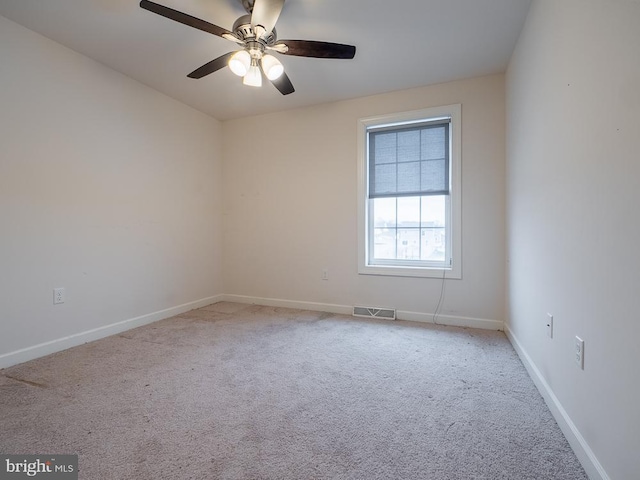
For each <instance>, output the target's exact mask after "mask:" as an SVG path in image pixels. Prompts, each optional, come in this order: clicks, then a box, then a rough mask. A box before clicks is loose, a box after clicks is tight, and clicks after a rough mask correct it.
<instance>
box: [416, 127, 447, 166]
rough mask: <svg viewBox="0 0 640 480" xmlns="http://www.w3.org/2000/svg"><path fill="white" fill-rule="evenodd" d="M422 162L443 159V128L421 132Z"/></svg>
mask: <svg viewBox="0 0 640 480" xmlns="http://www.w3.org/2000/svg"><path fill="white" fill-rule="evenodd" d="M421 143H422V151H421V158H422V160H436V159H441V158H445V147H447V146H446V145H445V127H437V128H425V129H424V130H422V142H421Z"/></svg>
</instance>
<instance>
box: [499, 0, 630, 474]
mask: <svg viewBox="0 0 640 480" xmlns="http://www.w3.org/2000/svg"><path fill="white" fill-rule="evenodd" d="M639 52H640V3H638V2H633V1H625V0H615V1H611V0H607V1H604V0H563V1H561V2H558V1H555V0H542V1H534V2H533V4H532V7H531V11H530V13H529V16H528V18H527V23H526V26H525V28H524V31H523V33H522V35H521V38H520V40H519V43H518V46H517V48H516V51H515V53H514V55H513V58H512V60H511V64H510V66H509V70H508V76H507V105H508V108H507V111H508V115H507V119H508V121H507V132H508V134H507V145H508V148H507V171H508V175H507V185H508V193H507V205H508V207H509V208H508V216H507V218H508V248H509V263H508V272H509V279H510V280H509V286H510V288H509V300H510V306H509V310H508V327H509V329H510V331H511V334H512V338H514V339H515V340H516V342H517V343H516V344H518V343H519V346H520V349H521V352H520V353H521V356H522V357H523V359H524V361H525V363H527V364H528V366H529V367H530V369H531V372H532V375H533V377H534V379H535V380H536V381H537V382H538V385H540V386H541V388H542V390H543V392H545V395H546V397H547V401H548V403H549V404H550V406H551V408H552V411H554V412H555V413H556V418H558V420H559V423H560V425H561V426H562V427H563V428H564V431H565V433H566V434H567V437H568V438H569V440H570V441H572V445H573V446H574V449H575V450H576V452H577V453H578V454H579V456H580V457H581V459H582V460H583V463H584V464H585V466H587V467H588V470H589V473H590V474H591V477H592V478H611V479H616V480H626V479H632V478H639V477H638V475H639V472H640V457H638V455H637V452H639V451H640V433H639V432H640V408H639V407H638V405H640V384H639V382H638V380H639V379H640V376H639V375H638V364H639V363H640V349H638V345H637V339H638V338H640V321H638V312H639V311H640V295H639V293H640V253H639V250H638V245H640V221H639V218H640V217H639V216H638V206H640V188H639V185H640V183H639V179H640V161H639V158H640V157H639V152H640V136H639V135H638V134H639V132H640V60H639V59H640V57H639ZM547 312H549V313H552V314H553V315H554V336H553V339H549V338H547V337H546V335H545V321H546V313H547ZM576 335H579V336H580V337H582V339H584V341H585V357H584V370H580V368H579V367H578V366H577V365H576V364H575V363H574V338H575V336H576Z"/></svg>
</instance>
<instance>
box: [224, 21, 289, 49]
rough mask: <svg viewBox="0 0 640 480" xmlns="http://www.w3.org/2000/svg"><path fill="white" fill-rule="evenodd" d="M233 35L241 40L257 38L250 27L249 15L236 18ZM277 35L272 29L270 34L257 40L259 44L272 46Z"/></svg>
mask: <svg viewBox="0 0 640 480" xmlns="http://www.w3.org/2000/svg"><path fill="white" fill-rule="evenodd" d="M260 27H261V26H260ZM233 33H235V35H236V36H237V37H238V38H240V39H241V40H245V41H246V40H248V39H255V38H256V37H257V35H256V32H255V30H254V29H253V27H252V26H251V15H243V16H242V17H240V18H238V19H237V20H236V21H235V22H234V24H233ZM277 38H278V35H277V33H276V29H275V28H274V29H273V30H272V31H271V33H268V34H264V35H262V37H261V38H260V39H259V41H260V42H262V43H264V44H265V45H272V44H274V43H275V41H276V39H277Z"/></svg>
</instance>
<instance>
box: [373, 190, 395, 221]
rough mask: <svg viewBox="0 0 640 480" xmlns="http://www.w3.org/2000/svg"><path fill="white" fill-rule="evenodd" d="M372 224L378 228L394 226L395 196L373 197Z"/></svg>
mask: <svg viewBox="0 0 640 480" xmlns="http://www.w3.org/2000/svg"><path fill="white" fill-rule="evenodd" d="M372 202H373V205H372V208H373V226H374V227H378V228H396V198H395V197H390V198H374V199H373V200H372Z"/></svg>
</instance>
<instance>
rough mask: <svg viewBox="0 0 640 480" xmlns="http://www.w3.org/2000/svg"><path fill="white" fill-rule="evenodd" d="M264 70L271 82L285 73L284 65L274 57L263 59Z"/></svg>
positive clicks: (264, 57)
mask: <svg viewBox="0 0 640 480" xmlns="http://www.w3.org/2000/svg"><path fill="white" fill-rule="evenodd" d="M262 70H264V74H265V75H266V76H267V78H268V79H269V80H276V79H278V78H280V75H282V74H283V73H284V67H283V66H282V63H280V60H278V59H277V58H276V57H274V56H273V55H265V56H263V57H262Z"/></svg>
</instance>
